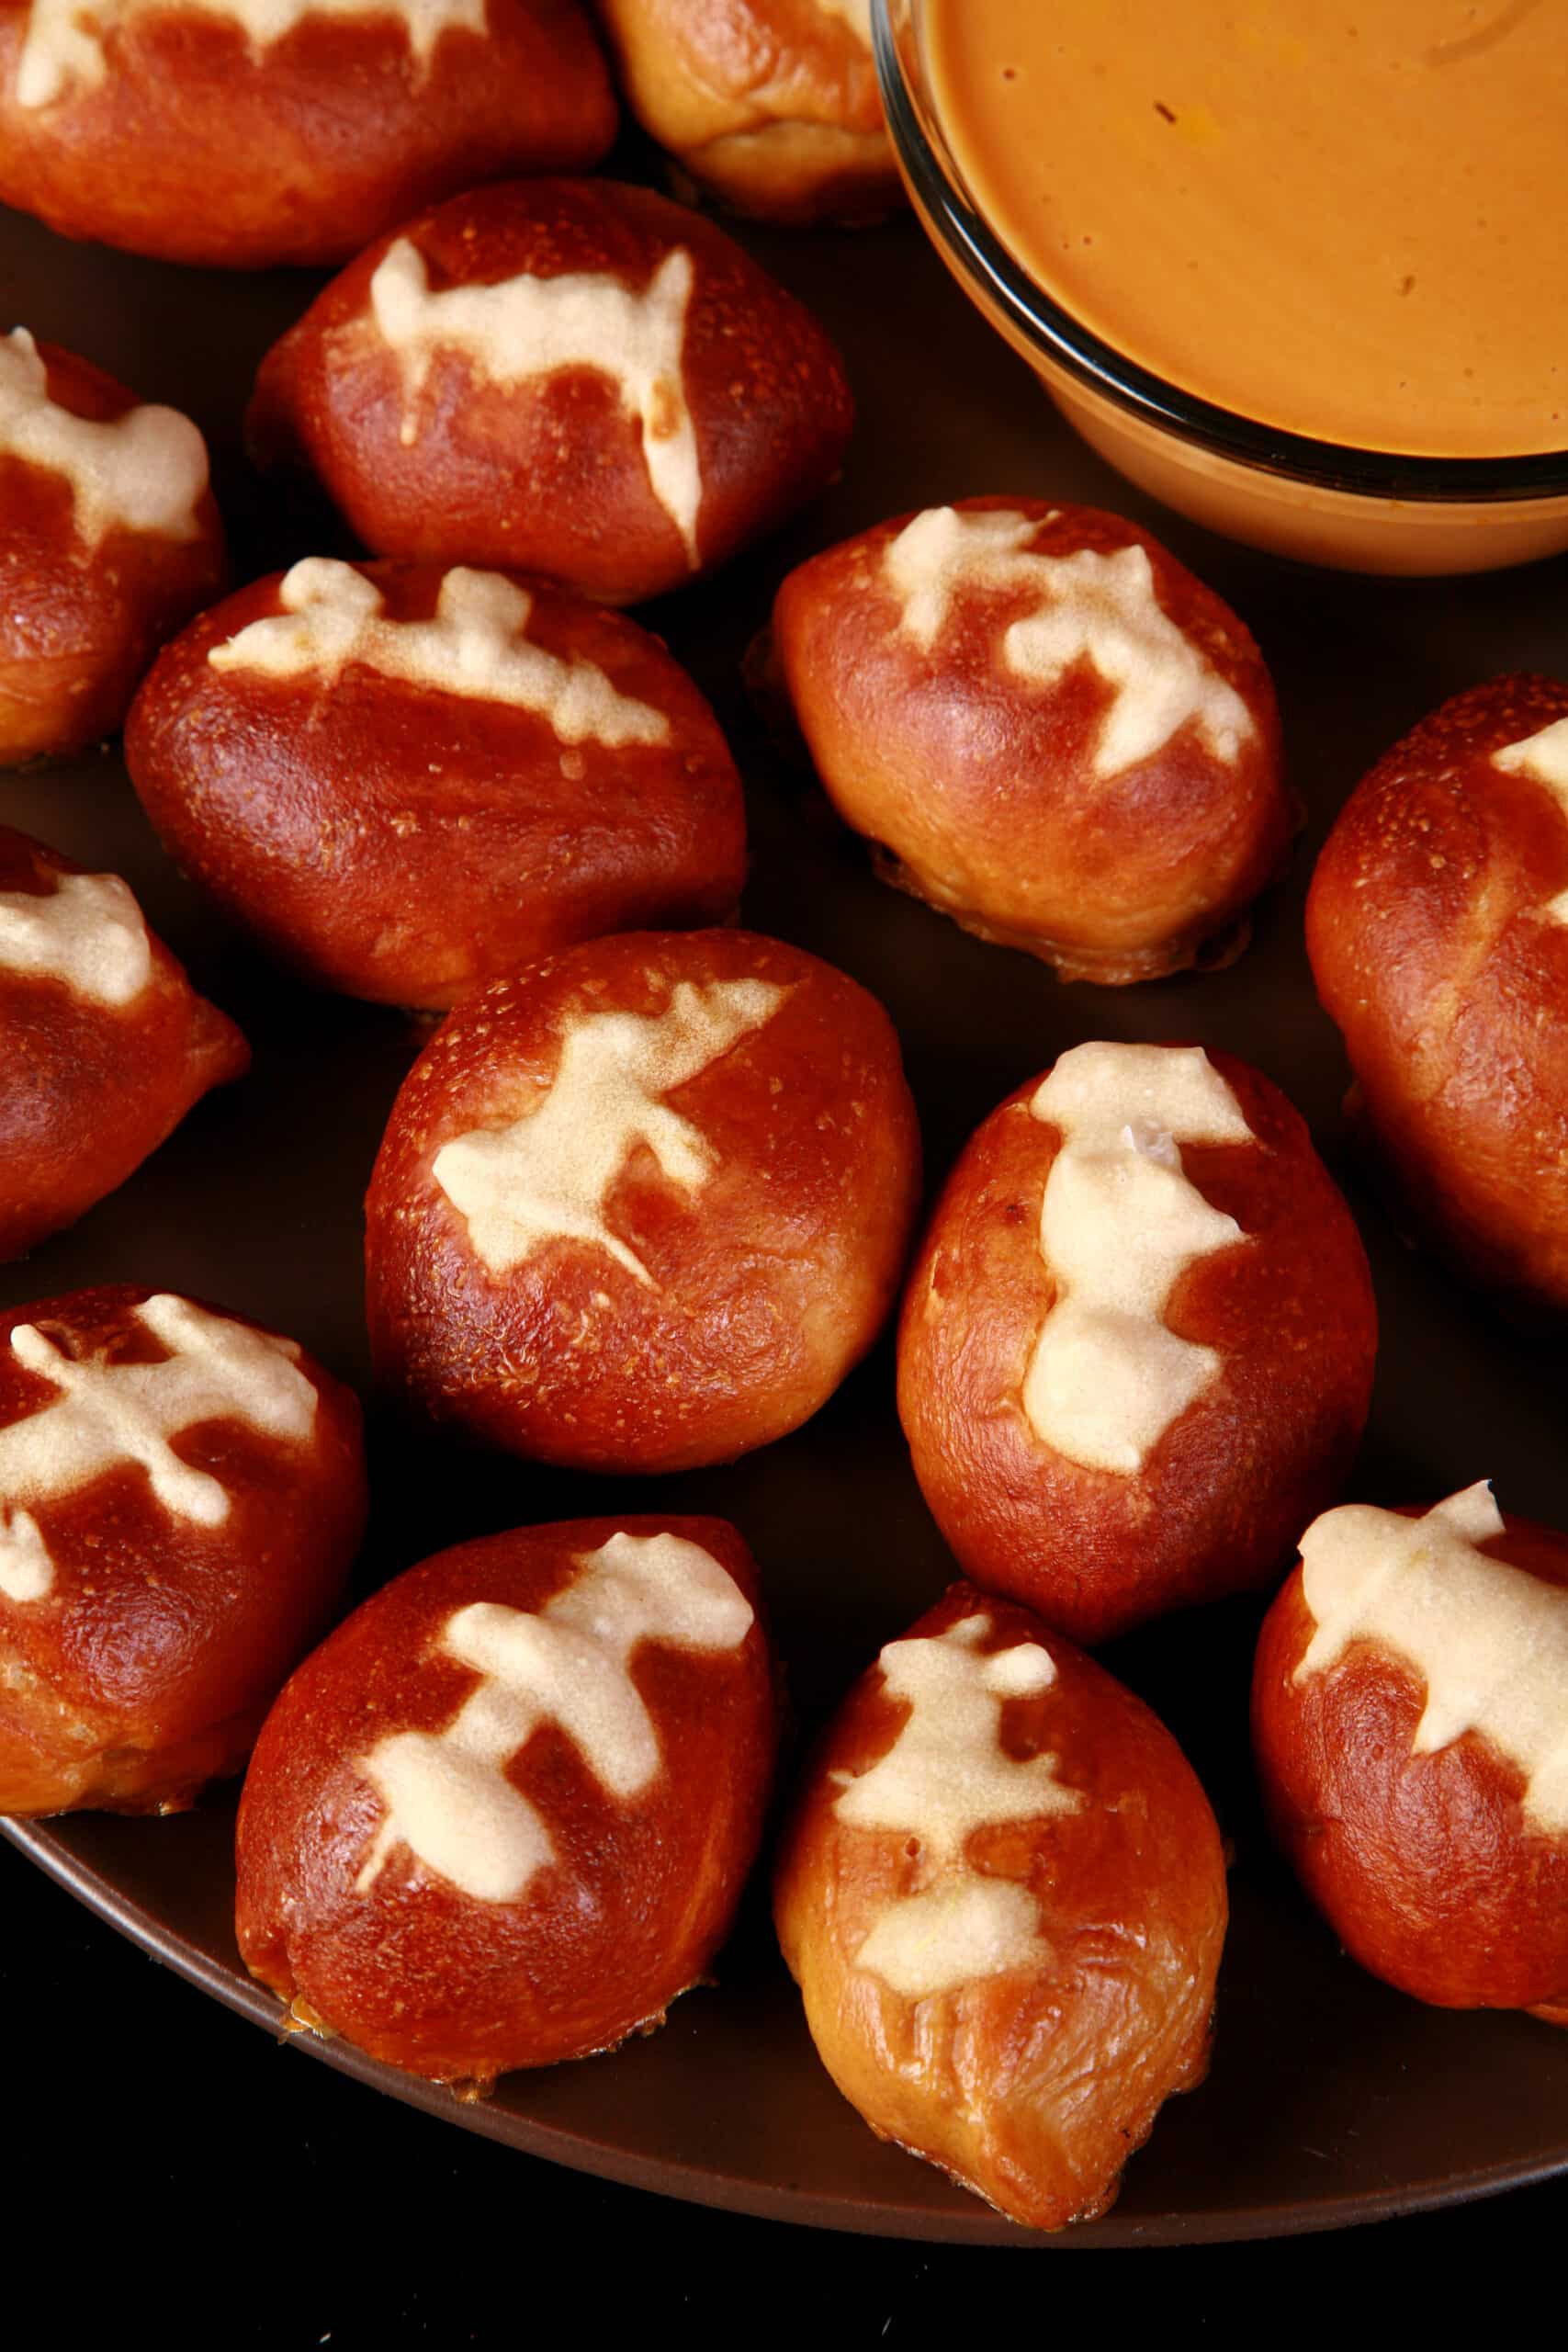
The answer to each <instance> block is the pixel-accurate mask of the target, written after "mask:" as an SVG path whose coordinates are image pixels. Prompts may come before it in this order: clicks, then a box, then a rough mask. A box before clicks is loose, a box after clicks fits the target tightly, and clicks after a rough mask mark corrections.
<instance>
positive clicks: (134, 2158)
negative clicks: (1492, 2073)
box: [0, 1846, 1568, 2352]
mask: <svg viewBox="0 0 1568 2352" xmlns="http://www.w3.org/2000/svg"><path fill="white" fill-rule="evenodd" d="M0 1923H3V1926H0V2014H3V2015H4V2018H5V2019H6V2039H7V2042H8V2044H9V2051H8V2056H7V2061H6V2074H5V2116H6V2135H5V2138H6V2158H5V2163H4V2172H3V2174H0V2177H3V2178H4V2180H5V2182H6V2195H5V2200H4V2210H5V2211H6V2215H7V2220H6V2226H5V2230H4V2243H5V2245H6V2254H5V2257H4V2259H5V2263H6V2277H7V2278H9V2279H10V2280H11V2281H12V2282H14V2284H15V2285H16V2286H17V2288H18V2289H20V2288H22V2287H26V2286H28V2285H29V2283H32V2284H41V2285H42V2287H43V2288H44V2290H45V2291H46V2294H47V2297H48V2298H49V2300H51V2301H52V2302H53V2303H54V2305H55V2308H56V2310H57V2312H58V2314H59V2318H58V2321H57V2323H51V2324H50V2325H49V2326H48V2328H47V2331H46V2328H45V2325H44V2322H43V2310H42V2306H41V2305H35V2306H34V2321H33V2323H32V2324H36V2326H37V2333H36V2334H35V2333H32V2332H30V2326H29V2323H28V2321H27V2320H26V2319H25V2318H24V2319H22V2320H20V2321H19V2323H17V2326H18V2332H17V2334H16V2335H12V2333H11V2324H12V2323H13V2322H15V2321H16V2319H17V2310H16V2306H15V2304H12V2305H11V2306H10V2311H9V2313H8V2316H7V2318H0V2341H5V2342H6V2343H8V2344H14V2345H15V2346H16V2352H23V2346H28V2352H30V2347H31V2346H34V2345H39V2346H41V2345H43V2344H46V2343H48V2344H51V2345H53V2344H59V2345H61V2346H74V2345H76V2344H82V2343H90V2342H99V2341H103V2342H108V2341H114V2340H116V2338H117V2337H118V2335H119V2333H120V2330H121V2327H122V2326H125V2325H129V2324H130V2322H131V2321H132V2320H133V2319H135V2320H137V2321H139V2322H140V2321H145V2322H149V2323H151V2324H152V2326H153V2328H154V2331H155V2337H156V2338H157V2339H158V2340H162V2341H163V2342H164V2343H167V2344H180V2343H182V2342H186V2341H189V2342H193V2343H194V2342H199V2343H201V2344H203V2345H207V2346H214V2347H216V2346H222V2345H224V2344H231V2343H255V2344H261V2345H265V2346H276V2347H278V2352H292V2347H294V2346H310V2345H317V2344H321V2343H323V2342H329V2341H330V2342H331V2343H332V2344H333V2346H360V2345H370V2346H392V2345H400V2344H402V2343H405V2342H407V2343H416V2344H417V2343H431V2344H437V2345H440V2344H448V2343H451V2344H467V2343H472V2344H485V2345H488V2344H496V2345H502V2344H504V2345H516V2346H519V2348H520V2352H521V2348H522V2347H524V2346H536V2345H537V2346H540V2347H541V2352H545V2347H548V2352H556V2347H558V2346H572V2347H575V2346H580V2345H588V2346H593V2345H597V2344H600V2343H619V2342H626V2344H628V2345H632V2344H635V2343H637V2341H639V2340H640V2339H641V2338H642V2336H643V2335H644V2334H645V2332H646V2331H647V2330H648V2329H650V2328H653V2327H655V2326H659V2325H660V2324H663V2325H665V2326H668V2327H669V2328H670V2329H671V2331H679V2339H680V2340H684V2341H690V2342H693V2343H695V2344H709V2343H718V2342H720V2341H722V2342H724V2343H726V2344H728V2343H729V2342H731V2341H739V2342H747V2341H750V2340H753V2339H759V2338H760V2340H761V2342H763V2343H769V2342H773V2341H777V2340H779V2339H780V2338H788V2339H794V2340H796V2341H798V2342H799V2343H800V2344H801V2346H802V2352H823V2347H825V2346H834V2345H839V2344H843V2345H847V2346H848V2345H854V2346H860V2345H863V2346H868V2347H874V2346H879V2345H882V2344H888V2345H898V2344H918V2343H927V2342H939V2341H942V2342H945V2341H953V2342H954V2343H955V2344H958V2345H962V2346H964V2347H965V2352H968V2347H971V2346H974V2347H976V2352H978V2347H980V2346H990V2345H993V2344H996V2345H999V2346H1009V2347H1011V2346H1015V2345H1016V2346H1021V2345H1023V2344H1025V2343H1027V2342H1031V2341H1032V2340H1033V2339H1035V2338H1036V2337H1038V2339H1039V2341H1040V2342H1041V2344H1042V2346H1049V2347H1051V2352H1066V2346H1069V2345H1074V2344H1077V2342H1079V2341H1081V2340H1083V2338H1084V2333H1085V2330H1086V2329H1088V2330H1089V2331H1090V2335H1089V2340H1090V2341H1093V2342H1095V2343H1099V2342H1100V2341H1103V2340H1109V2341H1114V2340H1115V2339H1116V2338H1117V2337H1118V2336H1119V2335H1123V2334H1124V2333H1126V2332H1129V2331H1131V2333H1132V2335H1133V2336H1134V2339H1136V2337H1138V2336H1140V2335H1143V2333H1144V2332H1145V2330H1147V2331H1149V2332H1150V2333H1153V2332H1154V2331H1156V2330H1157V2331H1158V2333H1159V2335H1161V2336H1163V2335H1165V2333H1166V2332H1167V2330H1168V2329H1170V2330H1173V2331H1174V2332H1175V2336H1176V2340H1177V2341H1178V2342H1179V2341H1181V2340H1183V2337H1184V2336H1185V2335H1186V2334H1187V2333H1189V2332H1201V2333H1203V2334H1204V2335H1208V2334H1210V2333H1212V2332H1217V2331H1219V2330H1221V2329H1224V2330H1226V2331H1227V2332H1228V2331H1230V2330H1231V2329H1233V2328H1245V2330H1246V2332H1247V2336H1248V2338H1249V2340H1255V2339H1259V2338H1260V2339H1262V2340H1263V2341H1265V2342H1267V2341H1268V2340H1269V2338H1270V2337H1271V2336H1272V2335H1274V2334H1275V2333H1276V2332H1277V2331H1278V2330H1279V2329H1280V2328H1282V2327H1286V2326H1292V2327H1293V2326H1295V2325H1297V2324H1299V2325H1301V2326H1302V2327H1303V2328H1305V2329H1306V2330H1308V2331H1310V2334H1311V2335H1312V2337H1314V2338H1316V2339H1325V2338H1326V2339H1328V2340H1329V2341H1330V2342H1332V2341H1333V2340H1334V2339H1335V2338H1337V2337H1339V2336H1341V2335H1348V2341H1349V2342H1350V2343H1356V2342H1359V2341H1362V2340H1364V2337H1363V2335H1362V2330H1363V2328H1371V2330H1373V2331H1374V2332H1375V2333H1376V2334H1377V2335H1379V2336H1380V2337H1382V2335H1383V2334H1384V2332H1385V2330H1386V2331H1387V2334H1388V2335H1389V2338H1390V2340H1391V2341H1392V2340H1397V2339H1398V2338H1400V2337H1404V2338H1406V2339H1407V2340H1413V2339H1414V2336H1415V2334H1416V2329H1417V2328H1418V2326H1419V2325H1420V2324H1421V2316H1422V2314H1423V2313H1424V2312H1427V2313H1435V2314H1438V2317H1439V2322H1440V2324H1443V2331H1444V2332H1443V2335H1442V2337H1441V2338H1439V2339H1438V2340H1439V2341H1445V2342H1448V2343H1455V2342H1464V2341H1465V2340H1467V2337H1468V2335H1469V2331H1470V2329H1471V2327H1472V2325H1479V2326H1481V2327H1483V2328H1484V2330H1485V2335H1486V2337H1487V2338H1495V2339H1498V2340H1502V2341H1506V2339H1507V2337H1508V2336H1509V2335H1512V2334H1513V2333H1514V2332H1515V2331H1516V2330H1529V2332H1530V2333H1531V2334H1534V2333H1535V2332H1536V2331H1537V2330H1539V2329H1541V2328H1543V2327H1544V2328H1545V2329H1546V2330H1547V2331H1548V2332H1549V2334H1550V2335H1555V2333H1556V2332H1557V2330H1558V2328H1559V2325H1560V2319H1559V2315H1558V2310H1557V2302H1556V2293H1555V2290H1554V2285H1553V2282H1554V2280H1555V2279H1556V2278H1557V2276H1558V2274H1559V2272H1560V2260H1559V2248H1560V2244H1561V2242H1560V2240H1559V2239H1558V2237H1557V2232H1558V2231H1560V2230H1561V2229H1562V2227H1563V2225H1564V2222H1568V2188H1565V2187H1564V2186H1563V2185H1562V2184H1560V2183H1549V2184H1548V2185H1546V2186H1544V2187H1541V2188H1526V2189H1517V2190H1515V2191H1514V2192H1512V2193H1511V2194H1510V2195H1509V2196H1507V2197H1504V2198H1499V2199H1491V2200H1489V2201H1486V2202H1483V2203H1481V2204H1472V2205H1466V2206H1462V2207H1458V2208H1454V2209H1451V2210H1450V2211H1445V2212H1440V2213H1434V2214H1425V2215H1420V2216H1417V2217H1416V2218H1413V2219H1409V2220H1404V2221H1397V2222H1381V2223H1378V2224H1376V2225H1374V2226H1372V2227H1370V2228H1366V2229H1360V2230H1354V2231H1346V2232H1338V2233H1334V2234H1332V2235H1328V2236H1312V2237H1303V2238H1296V2239H1287V2240H1278V2241H1275V2242H1273V2243H1272V2244H1264V2245H1229V2246H1213V2247H1203V2246H1198V2247H1180V2248H1174V2249H1167V2250H1162V2251H1155V2250H1147V2251H1137V2252H1123V2251H1121V2250H1118V2251H1114V2252H1111V2253H1106V2252H1100V2253H1098V2254H1093V2255H1088V2256H1086V2257H1085V2258H1083V2259H1080V2260H1077V2261H1074V2262H1072V2263H1071V2264H1070V2266H1069V2267H1068V2268H1067V2269H1066V2271H1064V2269H1063V2267H1062V2264H1063V2261H1064V2260H1066V2256H1068V2255H1070V2254H1072V2253H1073V2252H1074V2251H1075V2248H1074V2245H1073V2240H1072V2238H1071V2235H1070V2233H1069V2235H1068V2236H1067V2237H1066V2238H1064V2239H1058V2240H1052V2241H1042V2242H1033V2241H1031V2242H1027V2243H1025V2244H1024V2245H1021V2247H1020V2249H1019V2251H1018V2252H1016V2253H1015V2252H1012V2251H1010V2250H1009V2249H1006V2248H991V2247H978V2246H976V2247H969V2246H944V2245H911V2244H907V2243H903V2244H901V2243H898V2242H897V2241H893V2240H886V2239H876V2238H855V2237H849V2236H843V2235H839V2234H836V2233H829V2232H826V2231H812V2230H799V2229H792V2228H790V2227H789V2226H788V2225H787V2224H784V2223H781V2222H758V2221H751V2220H749V2219H746V2218H743V2217H741V2216H739V2215H735V2214H730V2213H718V2212H709V2211H703V2210H702V2209H700V2208H698V2207H694V2206H686V2205H681V2204H677V2203H675V2202H672V2201H671V2200H669V2199H664V2198H660V2197H651V2196H649V2195H647V2194H645V2193H644V2192H641V2191H638V2190H636V2189H629V2188H615V2187H612V2186H611V2185H609V2184H608V2183H605V2182H603V2181H597V2180H592V2179H589V2178H587V2177H583V2176H581V2175H577V2174H572V2173H567V2172H563V2171H561V2170H559V2169H558V2167H556V2166H554V2165H547V2164H543V2163H540V2162H538V2161H537V2160H536V2159H535V2158H533V2157H529V2156H525V2155H521V2154H517V2153H516V2152H515V2151H514V2150H513V2149H511V2148H504V2147H499V2146H495V2145H493V2144H492V2143H490V2142H488V2141H483V2140H479V2139H476V2138H474V2137H473V2136H472V2135H471V2134H468V2133H466V2132H461V2131H453V2130H451V2129H450V2128H449V2127H448V2126H446V2125H445V2124H443V2123H441V2122H439V2121H438V2120H435V2119H434V2118H433V2117H430V2116H426V2115H422V2114H419V2113H416V2112H415V2111H414V2110H413V2109H409V2108H405V2107H402V2106H400V2105H398V2104H397V2103H395V2102H394V2101H392V2100H389V2099H386V2098H380V2097H378V2095H377V2094H376V2093H375V2092H373V2091H370V2090H367V2089H366V2088H364V2087H363V2086H361V2085H359V2084H357V2083H353V2082H349V2081H347V2080H345V2079H344V2078H343V2077H342V2076H340V2075H335V2074H334V2073H333V2071H332V2070H331V2069H330V2068H329V2067H326V2066H322V2065H320V2064H316V2063H315V2062H314V2061H313V2060H312V2059H311V2058H310V2055H309V2054H308V2052H305V2051H303V2050H302V2049H299V2048H298V2047H296V2046H294V2045H292V2044H290V2045H288V2046H287V2047H284V2046H280V2045H279V2044H278V2043H276V2042H275V2041H273V2040H272V2039H271V2038H270V2037H269V2036H268V2035H266V2034H265V2033H262V2032H259V2031H258V2030H256V2029H255V2027H254V2026H252V2025H250V2024H247V2023H246V2022H245V2021H244V2020H243V2018H237V2017H233V2016H231V2015H230V2013H229V2012H228V2011H227V2010H225V2009H221V2008H220V2007H218V2006H217V2005H216V2004H215V2003H213V2002H211V2001H207V2000H204V1999H203V1998H202V1997H201V1996H200V1995H199V1994H198V1993H197V1992H195V1991H194V1990H193V1989H192V1988H191V1987H190V1986H189V1985H186V1984H184V1983H182V1982H181V1981H180V1980H179V1979H178V1978H177V1977H175V1976H174V1975H173V1974H172V1973H170V1972H169V1971H168V1970H166V1969H164V1968H161V1967H159V1966H158V1965H157V1964H156V1963H155V1962H152V1961H150V1960H148V1959H146V1958H145V1957H144V1956H143V1955H142V1954H141V1952H140V1951H137V1950H136V1949H135V1948H134V1947H133V1946H131V1945H130V1944H129V1943H127V1942H125V1941H124V1940H123V1939H121V1938H120V1937H118V1936H117V1935H116V1934H115V1933H114V1932H113V1931H112V1929H110V1928H106V1927H104V1926H102V1925H101V1924H100V1923H99V1922H98V1921H96V1920H95V1919H93V1918H91V1917H89V1916H88V1914H87V1913H86V1912H85V1911H84V1910H83V1909H82V1908H81V1907H80V1905H77V1904H76V1903H74V1902H73V1900H72V1899H71V1897H70V1896H69V1895H67V1894H64V1893H63V1892H62V1890H61V1889H60V1888H58V1887H56V1886H53V1885H52V1884H51V1883H50V1882H49V1881H48V1880H46V1879H45V1878H43V1877H42V1876H41V1874H40V1873H39V1872H38V1871H35V1870H34V1869H32V1868H31V1866H30V1865H29V1864H28V1862H27V1861H26V1860H23V1858H22V1857H21V1856H20V1855H19V1854H16V1853H13V1852H12V1851H10V1849H7V1848H5V1847H3V1846H0ZM1290 2030H1291V2019H1290V2018H1289V2017H1288V2016H1281V2018H1280V2031H1281V2032H1283V2033H1288V2032H1289V2031H1290ZM735 2096H736V2098H745V2097H746V2086H745V2084H744V2083H743V2082H739V2083H737V2084H736V2086H735ZM1467 2290H1473V2291H1475V2292H1477V2293H1478V2294H1479V2296H1480V2297H1481V2299H1482V2301H1481V2308H1482V2311H1483V2314H1484V2316H1483V2317H1482V2318H1481V2319H1479V2320H1478V2321H1477V2320H1472V2319H1469V2318H1467V2317H1466V2309H1467V2307H1466V2306H1465V2305H1464V2304H1463V2303H1462V2302H1461V2301H1457V2300H1454V2299H1455V2298H1457V2297H1459V2296H1460V2295H1461V2293H1462V2292H1464V2291H1467ZM1534 2290H1542V2291H1543V2292H1544V2293H1545V2295H1546V2297H1547V2300H1546V2301H1543V2302H1541V2303H1539V2304H1538V2303H1536V2302H1535V2301H1534ZM541 2298H547V2301H541ZM1019 2330H1026V2331H1027V2334H1019V2333H1018V2332H1017V2331H1019Z"/></svg>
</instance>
